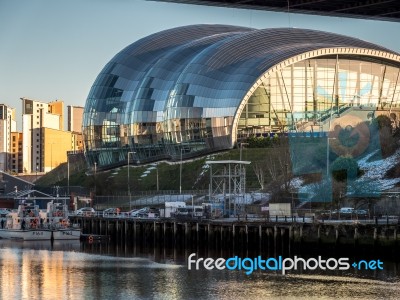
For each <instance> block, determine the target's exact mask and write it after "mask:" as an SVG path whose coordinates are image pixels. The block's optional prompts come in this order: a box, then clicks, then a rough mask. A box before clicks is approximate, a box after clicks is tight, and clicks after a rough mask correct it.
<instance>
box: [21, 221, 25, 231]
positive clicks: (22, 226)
mask: <svg viewBox="0 0 400 300" xmlns="http://www.w3.org/2000/svg"><path fill="white" fill-rule="evenodd" d="M21 228H22V229H25V219H22V223H21Z"/></svg>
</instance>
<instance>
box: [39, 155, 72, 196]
mask: <svg viewBox="0 0 400 300" xmlns="http://www.w3.org/2000/svg"><path fill="white" fill-rule="evenodd" d="M36 169H37V166H36ZM67 173H68V176H67V177H68V195H69V155H68V153H67Z"/></svg>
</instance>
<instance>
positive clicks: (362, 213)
mask: <svg viewBox="0 0 400 300" xmlns="http://www.w3.org/2000/svg"><path fill="white" fill-rule="evenodd" d="M354 213H355V214H356V215H359V216H366V215H368V210H366V209H356V210H354Z"/></svg>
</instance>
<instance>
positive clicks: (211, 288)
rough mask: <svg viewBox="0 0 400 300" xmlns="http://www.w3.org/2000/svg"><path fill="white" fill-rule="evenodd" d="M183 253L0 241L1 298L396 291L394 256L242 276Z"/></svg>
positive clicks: (377, 295) (399, 293) (395, 295)
mask: <svg viewBox="0 0 400 300" xmlns="http://www.w3.org/2000/svg"><path fill="white" fill-rule="evenodd" d="M190 252H192V251H187V250H177V249H173V248H170V249H165V248H164V249H158V248H157V249H155V248H151V247H149V248H141V249H136V247H128V246H125V245H123V246H119V245H114V244H104V243H92V244H90V243H87V242H79V241H73V242H67V241H65V242H54V243H50V242H48V241H43V242H26V241H25V242H16V241H7V240H0V282H1V287H0V299H399V297H400V274H399V271H400V268H399V267H400V265H399V263H397V262H394V261H393V260H392V261H390V260H383V266H384V268H383V270H367V271H365V270H363V271H360V270H355V269H354V268H352V269H349V270H346V271H338V270H333V271H330V272H327V271H324V272H322V271H317V270H314V271H304V270H303V271H293V272H291V271H289V272H288V274H285V275H282V273H281V272H280V271H262V270H261V271H260V270H256V271H254V272H253V273H252V274H250V275H246V274H245V272H244V271H243V270H240V271H239V270H233V271H231V270H227V269H225V270H215V269H214V270H206V269H205V268H200V269H199V270H193V269H192V270H188V266H187V257H188V255H190V254H191V253H190ZM200 255H207V253H204V251H203V253H199V254H198V256H200ZM210 256H213V257H218V256H219V255H216V254H215V253H214V254H213V255H210Z"/></svg>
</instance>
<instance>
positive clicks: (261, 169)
mask: <svg viewBox="0 0 400 300" xmlns="http://www.w3.org/2000/svg"><path fill="white" fill-rule="evenodd" d="M253 170H254V173H255V174H256V176H257V180H258V183H259V184H260V186H261V189H262V190H264V188H265V173H266V172H265V166H263V165H262V164H261V163H256V164H255V165H254V167H253Z"/></svg>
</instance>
